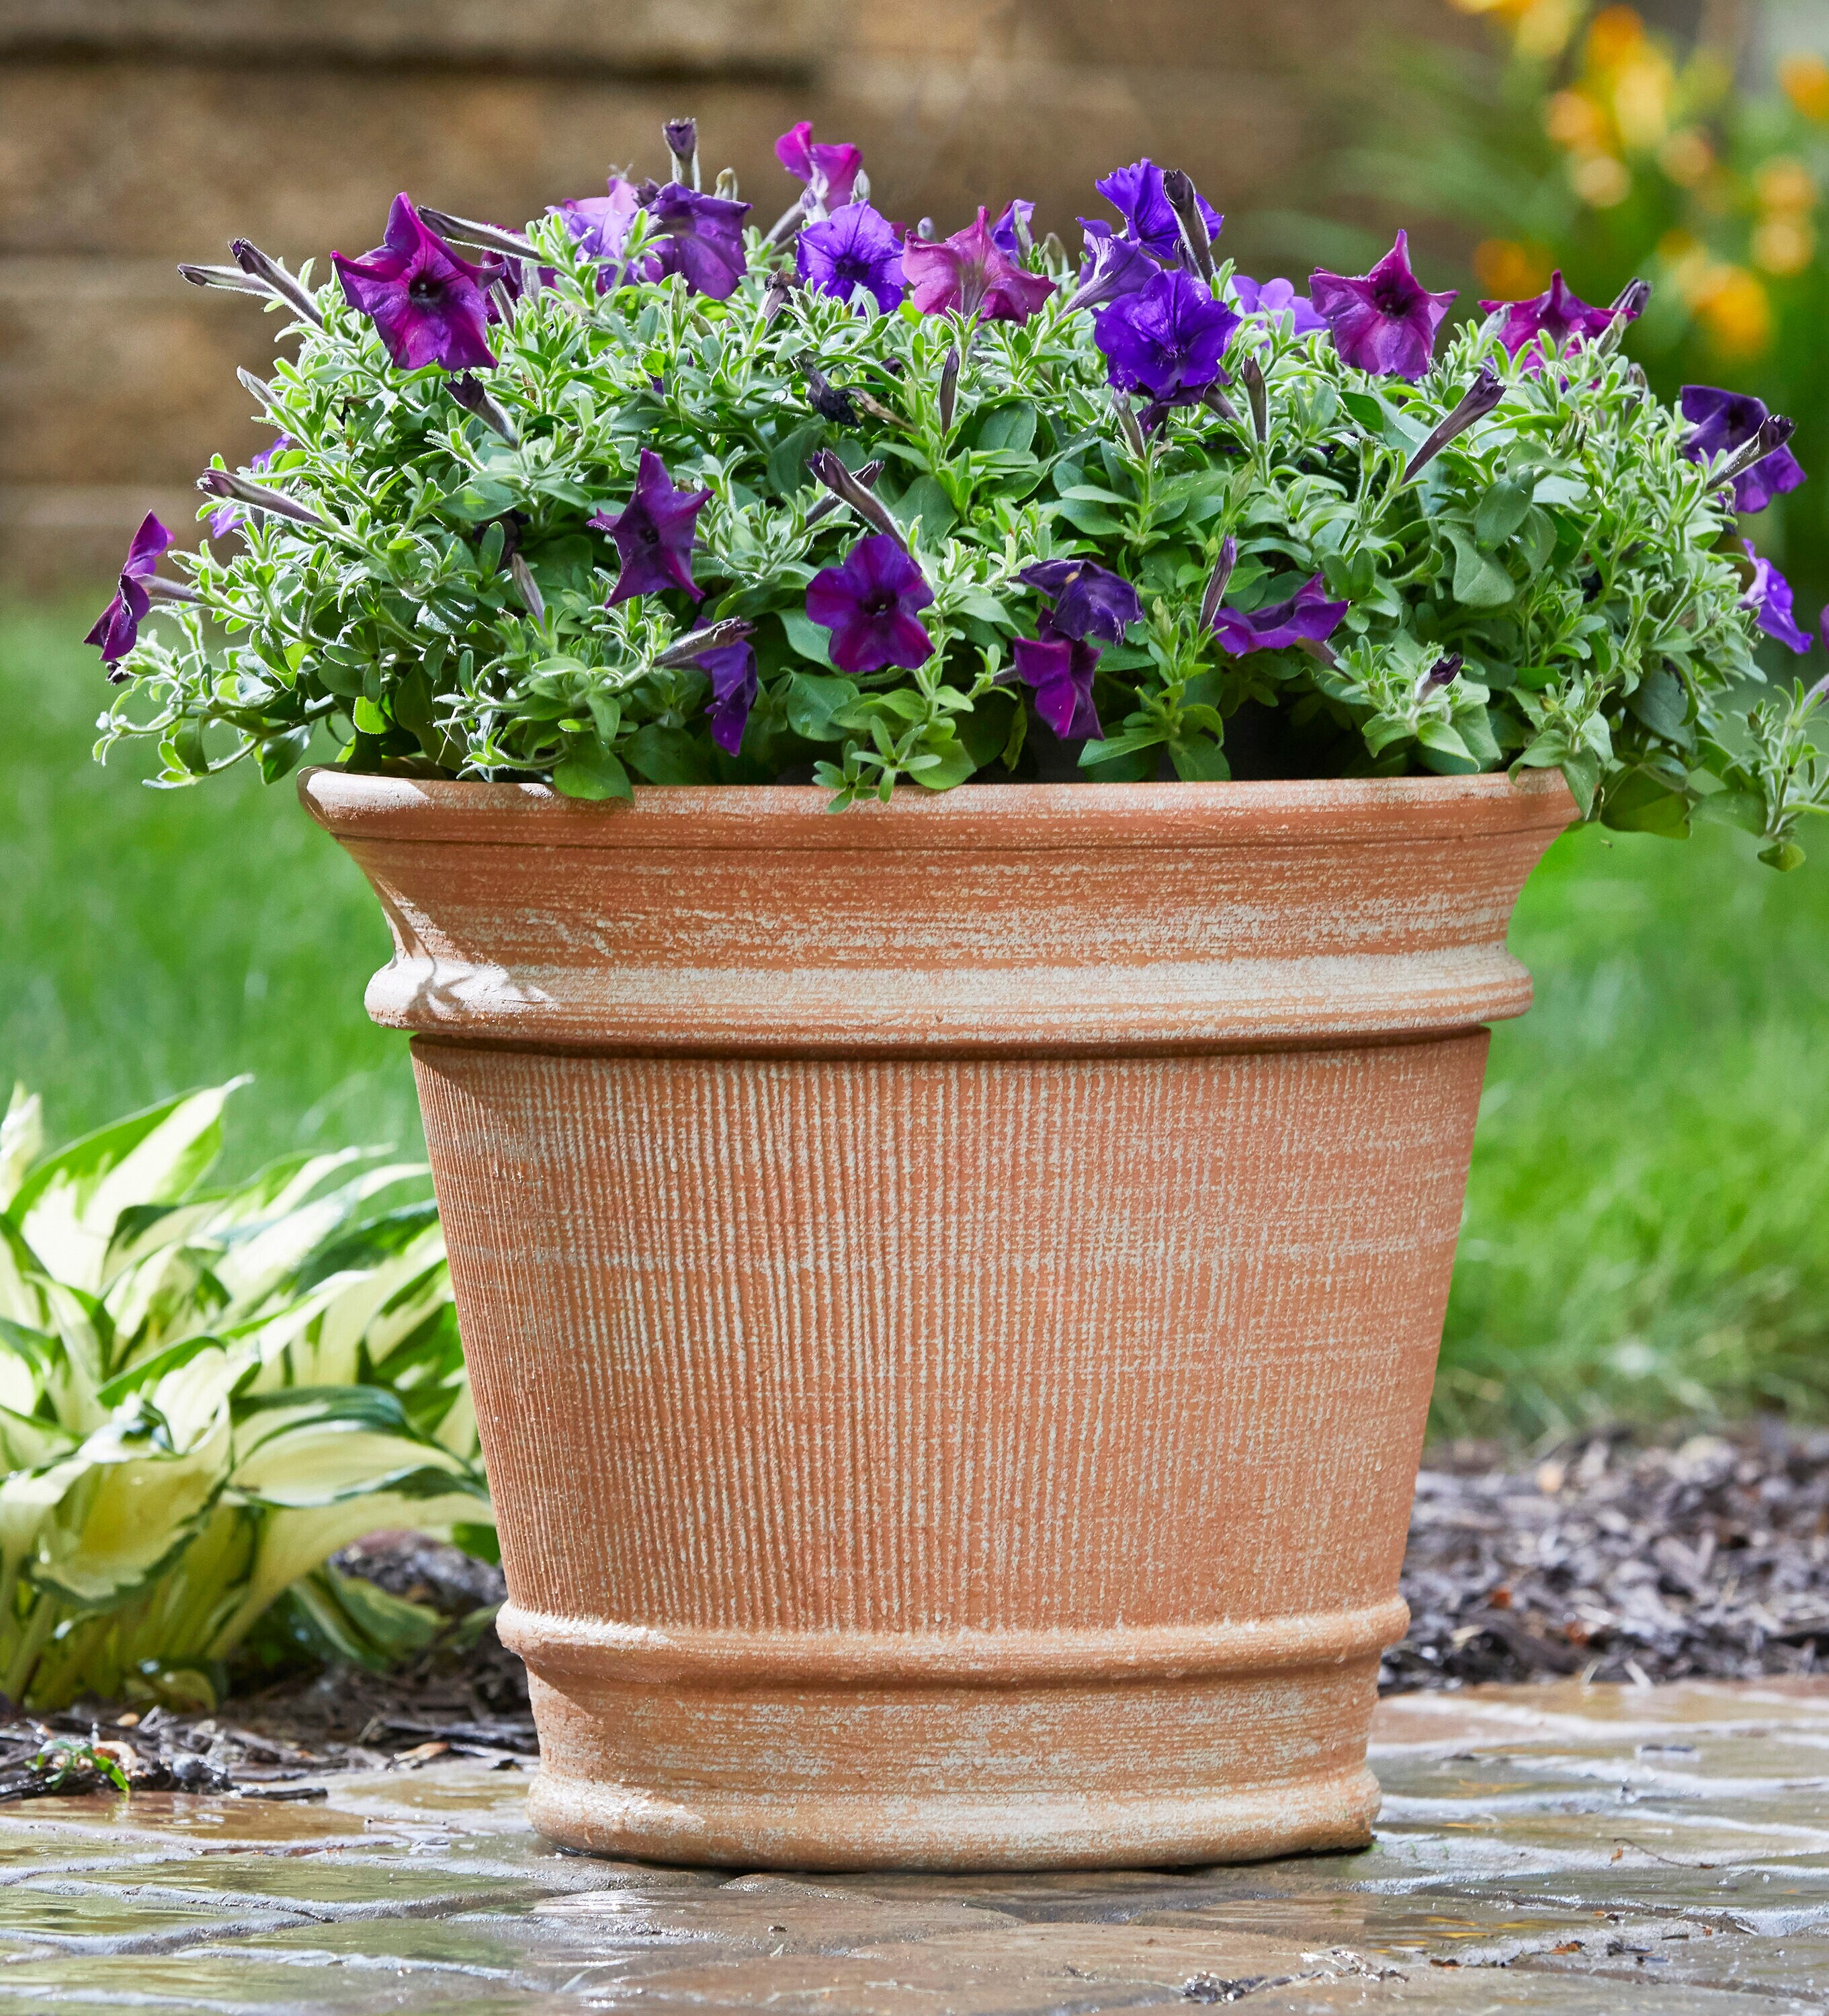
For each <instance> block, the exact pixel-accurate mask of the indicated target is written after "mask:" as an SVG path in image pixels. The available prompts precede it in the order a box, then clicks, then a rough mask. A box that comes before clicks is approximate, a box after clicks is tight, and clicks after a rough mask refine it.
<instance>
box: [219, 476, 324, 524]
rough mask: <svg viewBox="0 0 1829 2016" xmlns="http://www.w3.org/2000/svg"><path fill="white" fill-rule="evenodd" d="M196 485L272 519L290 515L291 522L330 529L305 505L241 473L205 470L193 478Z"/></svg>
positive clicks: (281, 491)
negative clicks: (252, 481) (195, 480)
mask: <svg viewBox="0 0 1829 2016" xmlns="http://www.w3.org/2000/svg"><path fill="white" fill-rule="evenodd" d="M197 488H198V489H200V490H201V491H203V492H204V493H205V495H208V496H211V497H232V498H234V499H236V501H237V502H239V503H243V504H246V505H248V506H250V507H251V508H252V509H254V510H256V511H265V512H267V513H269V514H270V515H271V516H272V517H275V518H290V519H291V520H293V522H294V523H295V524H301V525H315V527H317V528H318V530H319V531H320V532H328V531H331V530H333V527H332V526H331V524H330V522H329V520H328V519H326V518H322V517H319V515H318V513H316V512H315V511H314V510H312V509H311V508H310V506H308V505H304V504H299V503H295V502H293V499H291V498H290V497H288V496H287V495H286V493H285V492H284V491H283V490H269V489H268V488H267V486H266V485H265V484H264V483H250V481H248V479H247V477H245V476H237V475H236V474H235V473H233V472H232V470H226V469H206V470H204V471H203V474H202V475H201V476H200V477H198V478H197Z"/></svg>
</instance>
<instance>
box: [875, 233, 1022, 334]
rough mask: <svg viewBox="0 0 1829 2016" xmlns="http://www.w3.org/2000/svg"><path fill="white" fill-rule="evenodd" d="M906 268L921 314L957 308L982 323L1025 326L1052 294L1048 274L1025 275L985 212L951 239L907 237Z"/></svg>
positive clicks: (906, 274)
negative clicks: (994, 232)
mask: <svg viewBox="0 0 1829 2016" xmlns="http://www.w3.org/2000/svg"><path fill="white" fill-rule="evenodd" d="M902 272H903V274H904V275H905V277H906V279H907V281H908V283H909V289H910V290H911V292H912V297H913V301H914V304H915V306H916V308H919V309H920V311H921V313H922V314H923V315H945V314H948V313H949V312H951V311H953V310H955V309H956V310H957V311H958V312H959V313H960V314H961V315H977V316H978V318H979V319H981V321H984V322H1027V321H1028V319H1029V317H1030V316H1031V315H1033V314H1034V313H1035V311H1036V310H1037V309H1038V308H1040V307H1041V305H1042V303H1043V302H1044V301H1046V300H1047V298H1048V297H1049V296H1050V294H1051V293H1053V291H1054V283H1053V281H1052V280H1050V279H1049V278H1048V277H1047V276H1046V274H1042V273H1029V272H1024V270H1023V268H1021V266H1019V265H1017V264H1016V262H1015V261H1014V260H1013V259H1011V258H1010V257H1009V255H1008V254H1006V252H1005V251H1004V250H1003V248H1002V247H1000V246H999V245H998V244H997V243H996V241H995V240H994V239H992V236H991V218H990V212H989V211H986V210H980V211H979V212H978V219H977V221H976V222H975V223H973V224H970V225H967V228H966V229H964V230H963V231H956V232H954V233H953V234H952V236H951V237H950V238H943V239H939V240H938V242H937V243H936V242H933V241H930V240H929V239H925V238H921V237H916V236H911V237H910V238H909V239H908V240H907V241H906V243H905V244H904V246H903V247H902Z"/></svg>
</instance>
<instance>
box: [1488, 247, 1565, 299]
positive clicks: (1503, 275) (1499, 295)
mask: <svg viewBox="0 0 1829 2016" xmlns="http://www.w3.org/2000/svg"><path fill="white" fill-rule="evenodd" d="M1551 270H1552V269H1551V266H1550V255H1549V254H1548V253H1547V252H1546V251H1545V250H1543V247H1541V246H1537V245H1521V244H1520V243H1518V240H1517V239H1514V238H1488V239H1484V240H1483V241H1482V243H1479V244H1478V245H1476V246H1475V247H1474V278H1475V279H1477V280H1478V282H1479V283H1480V285H1481V286H1482V288H1483V289H1484V290H1485V293H1486V297H1487V298H1488V299H1489V300H1490V301H1528V299H1529V298H1530V297H1531V296H1532V295H1533V294H1540V293H1543V290H1544V289H1545V288H1546V287H1547V286H1549V284H1550V272H1551Z"/></svg>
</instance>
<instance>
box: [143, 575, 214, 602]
mask: <svg viewBox="0 0 1829 2016" xmlns="http://www.w3.org/2000/svg"><path fill="white" fill-rule="evenodd" d="M140 586H141V587H142V588H143V589H145V590H146V593H147V594H148V595H149V596H150V597H151V598H152V599H153V601H154V602H201V601H202V600H203V597H202V596H200V595H199V594H198V592H196V589H194V588H193V587H191V586H190V585H189V584H188V583H187V582H185V581H167V580H166V579H165V578H164V576H163V575H161V574H148V575H146V577H145V578H143V579H142V581H141V582H140Z"/></svg>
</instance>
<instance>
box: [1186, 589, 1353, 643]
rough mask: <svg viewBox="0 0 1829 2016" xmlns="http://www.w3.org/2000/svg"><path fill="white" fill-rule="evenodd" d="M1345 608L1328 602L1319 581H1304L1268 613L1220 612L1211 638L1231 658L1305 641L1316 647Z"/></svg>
mask: <svg viewBox="0 0 1829 2016" xmlns="http://www.w3.org/2000/svg"><path fill="white" fill-rule="evenodd" d="M1348 607H1349V605H1348V603H1344V602H1330V601H1329V600H1328V599H1327V590H1326V589H1324V588H1323V587H1322V585H1321V577H1320V575H1319V574H1316V576H1315V577H1314V578H1313V579H1312V580H1311V581H1305V582H1304V583H1303V584H1302V586H1301V587H1300V588H1299V589H1297V590H1296V592H1295V593H1294V595H1292V596H1291V597H1290V599H1288V601H1287V602H1279V603H1275V604H1273V606H1272V607H1270V608H1269V609H1254V610H1251V612H1250V614H1246V613H1245V611H1244V610H1240V609H1221V610H1218V611H1217V612H1216V613H1215V615H1214V617H1213V635H1215V637H1217V638H1218V639H1219V642H1220V644H1221V646H1222V648H1223V649H1224V650H1227V651H1230V653H1231V654H1232V655H1233V657H1235V658H1243V657H1248V656H1249V655H1250V653H1251V652H1253V651H1277V650H1282V649H1283V648H1284V646H1287V645H1290V644H1299V643H1304V642H1307V643H1314V644H1319V643H1322V642H1323V641H1324V640H1325V639H1327V638H1329V637H1331V636H1332V635H1333V634H1334V632H1335V631H1336V630H1338V628H1340V622H1341V617H1344V616H1345V614H1346V612H1347V609H1348Z"/></svg>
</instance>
